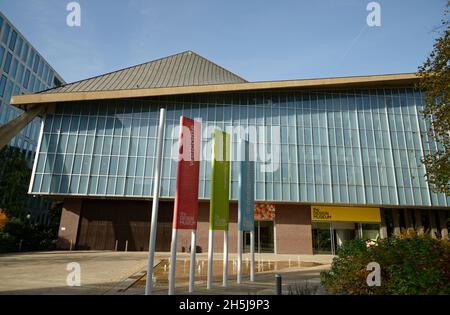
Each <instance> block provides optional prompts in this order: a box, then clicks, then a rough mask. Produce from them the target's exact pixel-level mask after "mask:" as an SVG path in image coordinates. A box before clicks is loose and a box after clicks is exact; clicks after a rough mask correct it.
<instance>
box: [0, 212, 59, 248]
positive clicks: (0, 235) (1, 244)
mask: <svg viewBox="0 0 450 315" xmlns="http://www.w3.org/2000/svg"><path fill="white" fill-rule="evenodd" d="M55 242H56V234H55V230H54V229H53V228H51V227H44V226H39V225H32V224H30V223H28V222H27V221H23V220H21V219H18V218H11V219H10V220H9V221H8V222H7V224H6V226H5V227H4V229H3V231H0V252H14V251H19V250H22V251H33V250H51V249H54V248H55Z"/></svg>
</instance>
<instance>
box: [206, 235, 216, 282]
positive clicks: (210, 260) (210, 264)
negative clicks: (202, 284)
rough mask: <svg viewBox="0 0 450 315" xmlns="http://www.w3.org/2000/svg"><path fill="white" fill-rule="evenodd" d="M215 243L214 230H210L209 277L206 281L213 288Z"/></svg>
mask: <svg viewBox="0 0 450 315" xmlns="http://www.w3.org/2000/svg"><path fill="white" fill-rule="evenodd" d="M213 244H214V230H211V229H210V230H209V240H208V279H207V283H206V288H207V289H211V288H212V280H213V252H214V249H213Z"/></svg>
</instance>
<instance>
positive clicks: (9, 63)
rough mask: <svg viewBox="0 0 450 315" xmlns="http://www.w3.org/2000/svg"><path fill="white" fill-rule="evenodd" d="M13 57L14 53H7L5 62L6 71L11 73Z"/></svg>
mask: <svg viewBox="0 0 450 315" xmlns="http://www.w3.org/2000/svg"><path fill="white" fill-rule="evenodd" d="M11 59H12V55H11V54H10V53H7V54H6V59H5V64H4V65H3V71H5V72H6V73H9V69H10V67H11Z"/></svg>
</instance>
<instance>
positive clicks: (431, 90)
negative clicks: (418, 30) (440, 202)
mask: <svg viewBox="0 0 450 315" xmlns="http://www.w3.org/2000/svg"><path fill="white" fill-rule="evenodd" d="M449 7H450V1H449V2H448V3H447V6H446V10H445V14H444V19H443V20H442V25H441V27H440V28H439V32H440V34H439V35H440V36H439V37H438V38H437V39H436V42H435V43H434V46H433V51H432V52H431V54H430V56H429V57H428V59H427V60H426V61H425V63H424V64H423V65H422V66H421V67H420V68H419V71H418V76H419V77H420V80H419V84H418V87H419V88H420V89H422V90H423V91H424V92H425V104H424V110H423V116H424V118H425V119H426V120H427V121H428V122H429V126H430V127H429V129H428V134H429V136H430V138H431V139H433V140H434V141H435V142H436V144H437V147H436V148H432V149H431V150H430V152H426V155H425V156H424V157H423V159H422V162H423V163H424V164H425V167H426V175H425V176H426V177H427V180H428V182H429V183H430V184H431V187H432V189H433V191H434V192H441V193H444V194H446V195H447V196H449V195H450V155H449V153H450V103H449V101H450V21H449V20H448V14H449Z"/></svg>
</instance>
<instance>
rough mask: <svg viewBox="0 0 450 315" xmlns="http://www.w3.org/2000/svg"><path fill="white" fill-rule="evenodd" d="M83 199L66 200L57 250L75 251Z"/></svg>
mask: <svg viewBox="0 0 450 315" xmlns="http://www.w3.org/2000/svg"><path fill="white" fill-rule="evenodd" d="M81 204H82V199H65V200H64V205H63V209H62V213H61V221H60V224H59V232H58V241H57V243H56V248H57V249H61V250H69V249H70V248H71V247H72V249H75V245H76V242H77V236H78V226H79V223H80V215H81Z"/></svg>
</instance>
